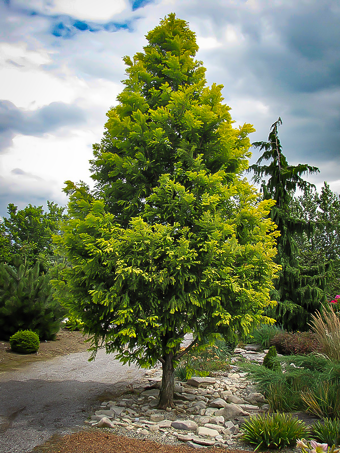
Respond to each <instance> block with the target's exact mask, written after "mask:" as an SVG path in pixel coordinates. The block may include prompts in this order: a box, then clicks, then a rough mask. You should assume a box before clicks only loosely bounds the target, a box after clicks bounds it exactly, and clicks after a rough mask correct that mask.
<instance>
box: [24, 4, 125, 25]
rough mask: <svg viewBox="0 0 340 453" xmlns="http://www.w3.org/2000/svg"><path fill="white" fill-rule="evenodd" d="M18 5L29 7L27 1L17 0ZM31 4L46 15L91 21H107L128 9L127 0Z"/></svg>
mask: <svg viewBox="0 0 340 453" xmlns="http://www.w3.org/2000/svg"><path fill="white" fill-rule="evenodd" d="M17 3H22V4H24V5H25V6H26V7H27V6H28V5H27V1H25V0H21V1H20V0H19V1H18V0H17ZM30 3H31V4H30V5H29V6H30V7H34V8H36V9H38V10H40V11H42V12H45V13H50V14H66V15H69V16H72V17H75V18H77V19H80V20H91V21H107V20H109V19H111V18H112V17H113V16H115V15H116V14H119V13H121V12H122V11H124V10H125V8H126V7H127V1H125V0H54V1H52V2H46V1H43V0H34V1H33V2H32V1H31V2H30Z"/></svg>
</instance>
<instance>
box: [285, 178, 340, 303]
mask: <svg viewBox="0 0 340 453" xmlns="http://www.w3.org/2000/svg"><path fill="white" fill-rule="evenodd" d="M292 211H293V212H294V215H296V217H298V218H300V219H303V220H305V221H306V222H308V223H310V224H311V225H312V226H313V229H312V232H311V233H309V234H306V233H303V234H302V235H296V236H295V240H296V243H297V247H298V260H299V263H301V265H304V266H306V267H308V268H312V267H316V266H319V267H320V266H322V267H323V268H324V276H323V280H324V282H322V280H321V279H320V288H323V287H324V290H325V294H326V297H327V300H331V299H333V298H334V296H335V295H336V294H338V293H339V287H340V285H339V281H340V280H339V271H340V201H339V197H338V196H337V195H336V194H334V193H333V192H332V191H331V190H330V187H329V185H328V184H327V183H326V182H325V183H324V185H323V187H322V188H321V193H320V194H319V193H318V192H317V191H316V190H313V189H312V188H306V190H305V191H304V193H303V194H302V195H300V196H298V197H296V198H295V199H294V200H293V201H292ZM321 274H322V272H321ZM322 283H324V284H323V285H322Z"/></svg>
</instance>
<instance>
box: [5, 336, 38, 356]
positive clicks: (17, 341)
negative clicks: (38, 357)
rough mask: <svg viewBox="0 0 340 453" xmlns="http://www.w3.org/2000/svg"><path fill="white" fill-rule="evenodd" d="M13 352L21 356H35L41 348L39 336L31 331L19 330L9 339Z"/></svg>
mask: <svg viewBox="0 0 340 453" xmlns="http://www.w3.org/2000/svg"><path fill="white" fill-rule="evenodd" d="M9 344H10V345H11V349H12V351H13V352H18V353H19V354H33V353H34V352H37V351H38V349H39V346H40V341H39V336H38V335H37V334H36V333H35V332H32V331H31V330H19V332H16V333H15V334H14V335H12V336H11V338H10V339H9Z"/></svg>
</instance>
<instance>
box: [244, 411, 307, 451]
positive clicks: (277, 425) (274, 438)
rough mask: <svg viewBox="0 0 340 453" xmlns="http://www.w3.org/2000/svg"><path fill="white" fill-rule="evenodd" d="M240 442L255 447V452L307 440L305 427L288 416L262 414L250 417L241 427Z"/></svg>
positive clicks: (299, 421)
mask: <svg viewBox="0 0 340 453" xmlns="http://www.w3.org/2000/svg"><path fill="white" fill-rule="evenodd" d="M241 431H242V440H243V441H244V442H246V443H248V444H251V445H256V448H255V451H256V450H258V449H259V450H263V449H267V448H278V449H281V448H285V447H289V446H291V445H295V443H296V441H297V439H301V438H308V437H309V431H308V428H307V427H306V425H305V424H304V423H303V422H302V421H301V420H298V419H297V418H294V417H292V416H291V415H290V414H280V413H276V414H272V415H269V414H264V415H257V416H253V417H250V419H249V420H248V421H246V422H245V423H244V424H243V425H242V427H241Z"/></svg>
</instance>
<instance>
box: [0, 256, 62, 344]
mask: <svg viewBox="0 0 340 453" xmlns="http://www.w3.org/2000/svg"><path fill="white" fill-rule="evenodd" d="M52 291H53V289H52V286H51V284H50V276H49V275H48V274H41V273H40V266H39V263H37V264H36V265H35V266H34V267H29V266H27V265H24V264H19V263H18V265H17V266H10V265H8V264H1V265H0V339H1V340H8V339H9V338H10V337H11V335H13V334H14V333H15V332H17V331H18V330H26V329H29V330H33V331H35V332H38V334H39V338H40V339H41V340H53V339H54V338H55V335H56V334H57V332H58V331H59V329H60V325H61V320H62V318H63V317H64V315H65V310H64V309H63V308H62V307H61V305H60V304H59V302H57V301H56V300H54V299H53V294H52Z"/></svg>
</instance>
